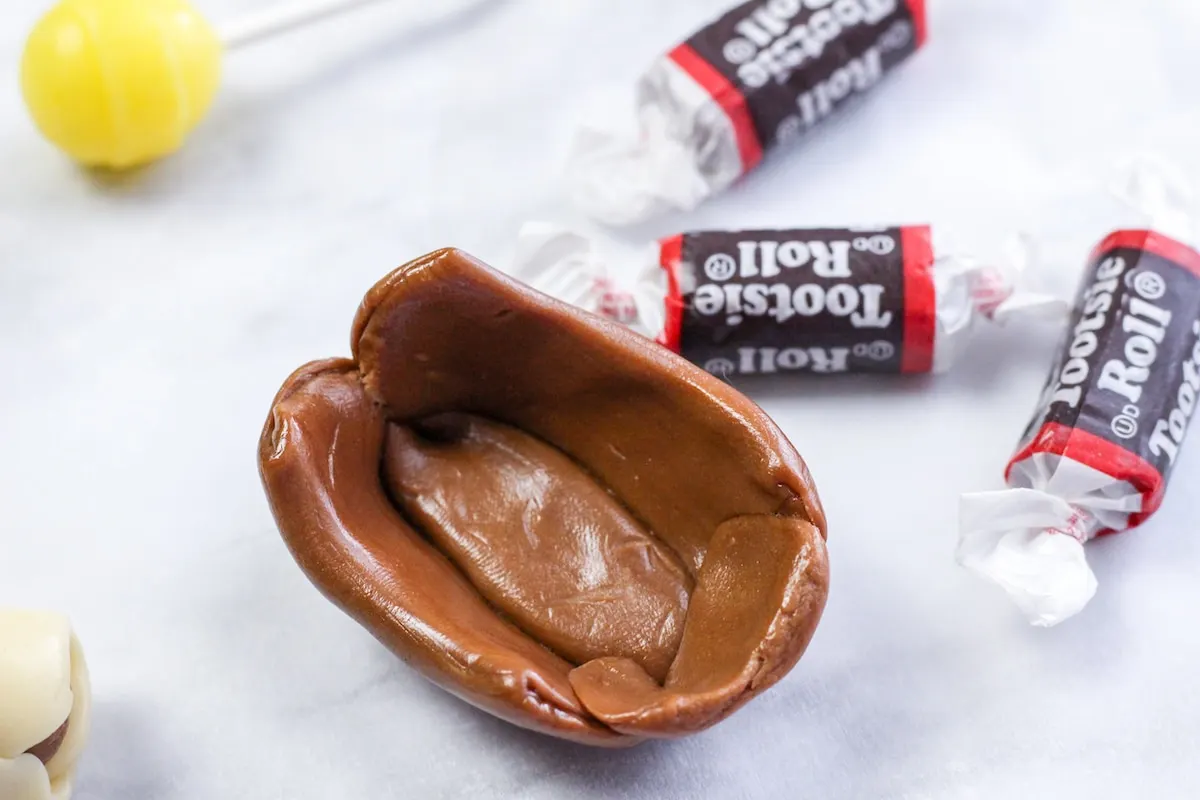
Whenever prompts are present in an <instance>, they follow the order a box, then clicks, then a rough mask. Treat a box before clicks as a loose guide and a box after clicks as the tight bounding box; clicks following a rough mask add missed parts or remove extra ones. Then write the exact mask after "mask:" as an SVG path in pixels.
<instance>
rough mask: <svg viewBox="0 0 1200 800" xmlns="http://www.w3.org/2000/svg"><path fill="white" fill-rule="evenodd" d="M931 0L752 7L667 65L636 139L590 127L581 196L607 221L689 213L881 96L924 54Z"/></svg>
mask: <svg viewBox="0 0 1200 800" xmlns="http://www.w3.org/2000/svg"><path fill="white" fill-rule="evenodd" d="M926 31H927V26H926V16H925V0H752V1H751V2H748V3H740V4H738V5H737V6H735V7H734V8H732V9H730V10H729V11H728V12H727V13H725V14H723V15H722V16H721V17H719V18H718V19H715V20H713V21H712V22H711V23H709V24H708V25H705V26H704V27H703V28H701V29H700V30H698V31H697V32H696V33H695V34H693V35H692V36H691V37H689V38H688V39H687V41H685V42H683V43H682V44H679V45H678V46H676V47H675V48H673V49H672V50H670V51H669V52H668V53H666V54H665V55H664V56H662V57H661V58H659V59H658V60H657V61H655V62H654V64H653V65H652V66H651V67H650V69H649V70H647V72H646V73H645V74H644V75H643V76H642V78H641V80H640V81H639V82H638V86H637V120H636V128H637V131H636V133H632V132H622V131H615V130H613V129H612V128H611V127H610V126H609V125H610V123H608V121H607V120H606V122H605V124H604V125H601V126H594V127H589V126H585V127H584V128H583V130H582V131H581V133H580V135H579V136H578V138H577V142H576V146H575V149H574V151H573V153H572V156H571V159H570V163H569V165H568V173H567V177H568V185H569V190H570V192H571V194H572V196H573V197H574V199H575V201H576V203H577V204H578V205H579V206H580V207H581V208H582V209H583V210H584V211H585V212H587V213H588V214H590V215H591V216H592V217H594V218H595V219H597V220H599V221H601V222H605V223H608V224H613V225H624V224H631V223H634V222H638V221H642V220H646V219H649V218H651V217H654V216H656V215H658V214H661V213H663V212H665V211H668V210H670V209H681V210H688V209H691V208H693V207H695V206H696V205H698V204H699V203H701V202H703V201H704V200H705V199H707V198H708V197H710V196H712V195H714V194H717V193H718V192H721V191H722V190H724V189H725V188H727V187H728V186H730V185H731V184H732V183H734V181H736V180H737V179H738V178H739V177H741V176H742V175H745V174H746V173H748V172H750V171H751V170H752V169H754V168H755V167H756V166H758V164H759V163H760V162H761V161H762V160H763V157H764V154H765V153H767V152H768V151H771V150H773V149H776V148H783V147H786V146H788V145H790V144H792V143H793V142H795V141H797V140H800V139H803V138H804V137H805V136H806V135H807V134H808V133H809V132H810V131H812V130H813V129H815V128H817V127H818V126H820V124H821V123H822V122H823V121H824V120H826V119H827V118H829V117H831V116H832V115H834V114H835V113H836V112H838V111H839V110H841V109H842V108H843V107H845V106H847V105H849V104H851V103H853V102H855V101H856V100H858V99H861V98H862V97H864V96H865V95H867V94H868V93H870V92H871V91H872V90H873V89H875V87H876V86H878V84H879V83H880V82H881V81H882V80H883V78H884V77H885V76H886V75H887V74H888V73H890V72H891V71H892V70H894V69H896V68H897V67H898V66H900V65H901V64H902V63H904V62H905V61H907V60H908V59H909V58H910V57H911V56H912V55H913V54H914V53H916V52H917V50H918V49H920V48H921V47H922V46H923V45H924V43H925V38H926Z"/></svg>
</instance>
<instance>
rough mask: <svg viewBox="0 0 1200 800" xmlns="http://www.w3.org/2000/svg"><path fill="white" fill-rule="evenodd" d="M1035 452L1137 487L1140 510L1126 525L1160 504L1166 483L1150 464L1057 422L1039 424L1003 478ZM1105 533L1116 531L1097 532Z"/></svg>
mask: <svg viewBox="0 0 1200 800" xmlns="http://www.w3.org/2000/svg"><path fill="white" fill-rule="evenodd" d="M1037 453H1046V454H1048V455H1055V456H1062V457H1064V458H1069V459H1071V460H1072V461H1074V462H1076V463H1079V464H1083V465H1084V466H1086V467H1091V468H1092V469H1094V470H1097V471H1098V472H1103V473H1104V474H1105V475H1109V476H1111V477H1112V478H1113V479H1114V480H1118V481H1125V482H1126V483H1128V484H1130V485H1131V486H1133V488H1135V489H1137V490H1138V492H1139V493H1141V495H1142V510H1141V511H1140V512H1139V513H1137V514H1131V515H1130V517H1129V527H1130V528H1136V527H1137V526H1138V525H1141V524H1142V523H1143V522H1145V521H1146V520H1147V519H1149V518H1150V515H1151V514H1153V513H1154V512H1155V511H1157V510H1158V508H1159V506H1161V505H1162V501H1163V495H1164V493H1165V490H1166V483H1165V481H1163V476H1162V474H1161V473H1160V472H1159V471H1158V470H1157V469H1155V467H1154V465H1153V464H1151V463H1150V462H1149V461H1146V460H1145V459H1143V458H1141V457H1140V456H1137V455H1135V454H1133V453H1131V452H1129V451H1128V450H1126V449H1125V448H1123V447H1120V446H1118V445H1115V444H1113V443H1112V442H1110V441H1108V440H1107V439H1103V438H1101V437H1099V436H1096V435H1095V434H1092V433H1088V432H1087V431H1081V430H1079V429H1078V428H1072V427H1071V426H1069V425H1063V424H1061V423H1058V422H1047V423H1046V424H1045V425H1043V426H1042V429H1041V430H1040V431H1038V433H1037V436H1034V437H1033V440H1032V441H1030V442H1029V444H1027V445H1025V447H1023V448H1022V449H1021V451H1020V452H1018V453H1017V454H1016V455H1015V456H1013V459H1012V461H1010V462H1008V467H1007V468H1006V469H1005V470H1004V478H1005V480H1008V478H1009V477H1010V476H1011V475H1012V471H1013V468H1015V467H1016V465H1017V464H1020V463H1021V462H1023V461H1027V460H1029V458H1030V457H1031V456H1033V455H1035V454H1037ZM1109 533H1116V531H1112V530H1106V531H1101V532H1100V535H1104V534H1109Z"/></svg>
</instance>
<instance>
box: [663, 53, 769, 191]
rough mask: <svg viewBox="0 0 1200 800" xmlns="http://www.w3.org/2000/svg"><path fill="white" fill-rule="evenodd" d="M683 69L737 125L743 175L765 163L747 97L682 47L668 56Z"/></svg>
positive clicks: (735, 128) (704, 62) (736, 132)
mask: <svg viewBox="0 0 1200 800" xmlns="http://www.w3.org/2000/svg"><path fill="white" fill-rule="evenodd" d="M667 57H668V58H670V59H671V60H672V61H674V62H675V63H676V64H677V65H678V66H679V68H680V69H682V70H683V71H684V72H686V73H687V74H688V75H690V76H691V78H692V80H694V81H695V82H696V83H698V84H700V88H702V89H703V90H704V91H705V92H707V93H708V95H709V96H710V97H712V99H713V100H714V101H715V102H716V104H717V105H719V106H720V107H721V109H722V110H723V111H724V112H725V116H727V117H729V122H730V123H731V124H732V125H733V132H734V136H735V137H736V138H737V146H738V154H739V155H740V156H741V159H742V173H743V174H745V173H747V172H749V171H750V170H752V169H754V168H755V167H756V166H758V162H760V161H762V157H763V148H762V142H761V141H759V138H758V131H756V130H755V129H754V120H753V119H752V118H751V117H750V108H749V106H747V105H746V98H745V96H744V95H743V94H742V93H741V92H739V91H738V90H737V87H736V86H734V85H733V84H732V83H730V82H729V80H728V79H727V78H726V77H725V76H724V75H722V74H721V73H720V72H717V70H716V69H714V68H713V66H712V64H709V63H708V62H707V61H705V60H704V59H703V58H701V57H700V54H699V53H697V52H696V51H695V50H694V49H692V47H691V46H690V45H687V44H681V45H679V46H678V47H676V48H675V49H674V50H672V51H671V52H670V53H669V54H668V55H667Z"/></svg>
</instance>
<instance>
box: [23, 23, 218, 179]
mask: <svg viewBox="0 0 1200 800" xmlns="http://www.w3.org/2000/svg"><path fill="white" fill-rule="evenodd" d="M220 72H221V45H220V42H219V41H218V39H217V36H216V34H215V33H214V32H213V30H212V28H211V27H210V26H209V25H208V23H207V22H206V21H205V20H204V18H203V17H201V16H200V14H199V13H197V12H196V10H195V9H194V8H192V7H191V6H190V5H189V4H188V3H187V2H186V0H63V2H61V3H59V5H57V6H55V7H54V8H53V9H51V10H50V11H49V12H48V13H47V14H46V15H45V16H44V17H43V18H42V19H41V21H40V22H39V23H38V24H37V26H36V27H35V28H34V30H33V33H32V34H31V35H30V37H29V41H28V42H27V44H26V47H25V53H24V56H23V57H22V60H21V88H22V90H23V92H24V95H25V102H26V105H27V106H28V108H29V112H30V114H31V115H32V117H33V120H34V122H35V123H36V124H37V127H38V128H39V129H40V130H41V132H42V134H43V135H44V136H45V137H46V138H47V139H49V140H50V141H51V142H53V143H54V144H55V145H57V146H58V147H60V148H61V149H62V150H64V151H65V152H66V153H67V154H68V155H70V156H71V157H72V158H74V159H75V160H77V161H79V162H80V163H82V164H84V165H87V166H97V167H109V168H114V169H124V168H127V167H134V166H138V165H141V164H145V163H147V162H150V161H154V160H156V159H158V158H161V157H163V156H166V155H168V154H170V153H172V152H174V151H175V150H177V149H178V148H179V147H180V146H181V145H182V144H183V141H184V139H185V138H186V137H187V135H188V134H189V133H191V131H192V129H193V128H195V127H196V125H198V124H199V123H200V121H201V120H202V119H203V118H204V116H205V115H206V114H207V113H208V109H209V106H210V105H211V104H212V100H213V97H214V95H215V94H216V91H217V85H218V83H219V79H220Z"/></svg>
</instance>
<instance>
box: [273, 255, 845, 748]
mask: <svg viewBox="0 0 1200 800" xmlns="http://www.w3.org/2000/svg"><path fill="white" fill-rule="evenodd" d="M352 347H353V354H354V358H353V360H348V359H334V360H327V361H317V362H313V363H311V364H308V365H306V366H304V367H301V368H300V369H299V370H297V371H296V372H295V373H294V374H292V376H291V377H289V378H288V380H287V382H286V383H285V384H284V386H283V388H282V389H280V391H279V394H278V395H277V396H276V398H275V401H274V404H273V407H272V409H271V413H270V417H269V418H268V420H267V424H266V426H265V428H264V430H263V434H262V439H261V442H260V447H259V466H260V471H261V474H262V479H263V483H264V486H265V488H266V492H267V496H268V498H269V500H270V504H271V508H272V511H273V512H274V515H275V519H276V521H277V523H278V525H279V530H280V532H281V533H282V534H283V538H284V540H285V541H286V542H287V546H288V548H289V549H290V550H291V553H292V555H293V556H294V557H295V559H296V561H297V562H298V563H299V565H300V567H301V569H303V570H304V572H305V574H307V575H308V577H309V578H310V579H311V580H312V582H313V583H314V584H315V585H316V586H317V588H318V589H319V590H320V591H321V592H322V593H324V595H325V596H326V597H327V598H329V599H330V600H331V601H332V602H334V603H335V604H337V605H338V606H339V607H340V608H342V609H343V610H344V611H345V612H346V613H348V614H349V615H350V616H351V617H353V618H354V619H355V620H357V621H358V622H359V623H361V624H362V625H364V626H365V627H366V628H367V629H369V630H370V631H371V633H372V634H374V635H375V636H376V637H377V638H378V639H379V640H380V641H381V642H383V644H385V645H386V646H387V647H389V648H390V649H391V650H392V651H393V652H395V653H396V654H397V655H398V656H399V657H400V658H402V659H403V660H404V661H405V662H406V663H408V664H409V665H410V666H412V667H413V668H415V669H417V670H420V671H421V672H422V673H423V674H424V675H425V676H426V677H427V678H429V679H430V680H432V681H433V682H435V683H437V684H438V685H440V686H442V687H443V688H444V689H446V690H447V691H450V692H452V693H454V694H455V695H457V696H458V697H460V698H462V699H464V700H466V701H467V702H470V703H472V704H474V705H476V706H478V707H479V708H482V709H484V710H486V711H488V712H490V713H492V714H494V715H496V716H498V717H501V718H502V719H505V720H508V721H509V722H512V723H514V724H516V725H520V726H522V727H525V728H530V729H532V730H536V731H540V732H542V733H546V734H550V735H553V736H559V737H562V738H566V739H573V740H575V741H579V742H584V743H587V744H592V745H601V746H622V745H629V744H635V743H637V742H639V741H641V740H643V739H645V738H647V737H674V736H683V735H686V734H689V733H693V732H696V731H699V730H702V729H704V728H707V727H709V726H711V725H713V724H715V723H717V722H719V721H720V720H722V719H724V718H725V717H727V716H728V715H729V714H731V713H733V712H734V711H735V710H737V709H738V708H740V707H741V706H742V705H744V704H745V703H746V702H747V701H749V700H750V699H751V698H752V697H754V696H755V695H757V694H759V693H761V692H763V691H765V690H766V689H768V688H769V687H770V686H772V685H773V684H775V683H776V682H777V681H778V680H779V679H780V678H782V677H783V676H784V675H785V674H786V673H787V672H788V671H789V670H790V669H791V668H792V666H793V665H795V663H796V661H797V660H798V659H799V658H800V656H801V654H802V653H803V652H804V649H805V647H807V645H808V642H809V640H810V639H811V637H812V634H813V631H814V630H815V629H816V626H817V622H818V621H819V619H820V616H821V612H822V610H823V608H824V605H825V598H826V594H827V591H828V565H827V561H826V551H825V539H824V537H825V517H824V513H823V511H822V508H821V503H820V500H819V499H818V497H817V493H816V490H815V488H814V486H813V483H812V479H811V478H810V476H809V474H808V471H807V469H806V467H805V465H804V463H803V461H802V460H801V459H800V457H799V456H798V455H797V454H796V452H795V450H794V449H793V448H792V446H791V444H790V443H789V442H788V441H787V439H786V438H785V437H784V436H783V434H782V433H781V432H780V431H779V430H778V428H777V427H776V426H775V424H774V423H773V422H772V421H771V420H770V419H769V418H768V417H767V416H766V415H765V414H764V413H763V412H762V411H761V410H760V409H759V408H758V407H757V406H756V405H755V404H753V403H752V402H751V401H750V400H748V399H747V398H745V397H744V396H742V395H741V394H739V393H738V392H737V391H735V390H734V389H732V388H731V387H729V386H728V385H726V384H724V383H723V382H721V381H719V380H717V379H716V378H714V377H712V376H710V375H708V374H707V373H705V372H703V371H702V370H700V369H697V368H696V367H693V366H692V365H690V364H688V363H687V362H686V361H684V360H683V359H681V358H679V357H677V356H675V355H674V354H672V353H670V352H668V351H667V350H666V349H665V348H662V347H659V346H658V345H656V344H655V343H654V342H652V341H650V340H648V339H645V338H643V337H641V336H639V335H637V334H635V333H632V332H630V331H627V330H625V329H623V328H622V327H620V326H617V325H615V324H612V323H609V322H607V321H604V320H601V319H599V318H598V317H595V316H593V315H590V314H587V313H584V312H581V311H578V310H575V309H572V308H571V307H569V306H567V305H564V304H562V303H559V302H557V301H555V300H552V299H550V298H547V297H545V296H543V295H541V294H538V293H537V292H534V291H533V290H531V289H528V288H526V287H524V286H522V285H521V284H519V283H516V282H514V281H512V280H510V279H508V278H506V277H504V276H502V275H500V274H499V273H497V272H495V271H493V270H492V269H490V268H488V267H487V266H485V265H483V264H481V263H480V262H478V261H475V260H474V259H472V258H470V257H469V256H467V255H465V254H463V253H461V252H458V251H456V250H441V251H438V252H436V253H432V254H430V255H428V256H425V257H424V258H421V259H418V260H416V261H414V262H412V263H410V264H407V265H405V266H403V267H401V268H400V269H398V270H396V271H395V272H393V273H392V274H391V275H389V276H387V277H386V278H384V279H383V280H382V281H381V282H380V283H378V284H377V285H376V286H375V287H374V288H373V289H372V290H371V291H370V292H369V293H368V295H367V297H366V299H365V300H364V301H363V304H362V306H361V308H360V309H359V312H358V316H357V319H356V320H355V323H354V328H353V334H352Z"/></svg>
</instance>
